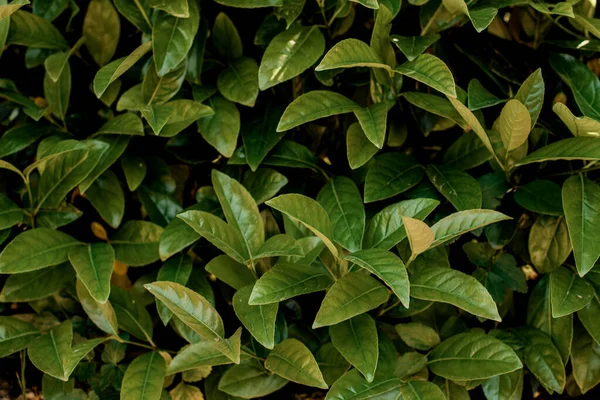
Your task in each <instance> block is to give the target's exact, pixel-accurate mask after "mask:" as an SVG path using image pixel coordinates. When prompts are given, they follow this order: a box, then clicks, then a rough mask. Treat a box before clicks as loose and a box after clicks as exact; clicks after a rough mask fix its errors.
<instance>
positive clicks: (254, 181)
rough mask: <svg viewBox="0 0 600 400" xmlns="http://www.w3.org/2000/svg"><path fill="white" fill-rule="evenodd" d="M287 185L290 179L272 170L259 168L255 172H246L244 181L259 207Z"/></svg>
mask: <svg viewBox="0 0 600 400" xmlns="http://www.w3.org/2000/svg"><path fill="white" fill-rule="evenodd" d="M287 183H288V179H287V178H286V177H285V176H283V175H281V174H280V173H279V172H277V171H275V170H274V169H270V168H259V169H257V170H256V171H254V172H253V171H246V172H245V173H244V179H243V181H242V184H243V185H244V187H245V188H246V189H248V191H249V192H250V194H252V197H253V198H254V201H256V204H257V205H260V204H262V203H264V202H265V201H267V200H269V199H271V198H272V197H273V196H275V195H276V194H277V192H279V190H280V189H281V188H282V187H284V186H285V185H287Z"/></svg>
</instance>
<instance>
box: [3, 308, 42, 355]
mask: <svg viewBox="0 0 600 400" xmlns="http://www.w3.org/2000/svg"><path fill="white" fill-rule="evenodd" d="M0 332H2V334H1V335H0V357H3V358H4V357H6V356H9V355H11V354H13V353H16V352H17V351H19V350H23V349H25V348H26V347H27V346H28V345H29V344H30V343H31V341H32V340H34V339H35V338H36V337H38V336H39V334H40V333H39V331H38V330H37V329H35V328H34V327H33V325H31V324H29V323H27V322H24V321H21V320H20V319H18V318H15V317H7V316H0Z"/></svg>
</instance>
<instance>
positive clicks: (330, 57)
mask: <svg viewBox="0 0 600 400" xmlns="http://www.w3.org/2000/svg"><path fill="white" fill-rule="evenodd" d="M353 67H374V68H384V69H386V70H388V71H391V70H392V69H391V67H390V66H388V65H386V64H384V63H383V61H382V60H381V59H380V58H379V56H378V55H377V53H375V51H374V50H373V49H372V48H371V47H369V45H368V44H366V43H365V42H362V41H360V40H357V39H345V40H342V41H341V42H338V43H336V45H335V46H333V47H332V48H331V50H329V51H328V52H327V54H325V57H323V59H322V60H321V63H320V64H319V65H317V67H316V68H315V71H326V70H329V69H337V68H353Z"/></svg>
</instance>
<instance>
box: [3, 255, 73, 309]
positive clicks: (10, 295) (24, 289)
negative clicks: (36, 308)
mask: <svg viewBox="0 0 600 400" xmlns="http://www.w3.org/2000/svg"><path fill="white" fill-rule="evenodd" d="M74 277H75V274H74V272H73V269H72V268H71V266H70V265H69V263H63V264H59V265H57V266H54V267H48V268H44V269H43V270H41V271H37V270H36V271H31V272H25V273H19V274H15V275H11V276H9V277H8V279H7V280H6V282H5V283H4V286H3V287H2V292H0V302H2V303H8V302H26V301H34V300H40V299H43V298H45V297H48V296H50V295H52V294H54V293H56V292H58V291H59V290H61V289H62V288H64V287H65V285H66V284H67V283H68V282H70V281H72V280H73V278H74Z"/></svg>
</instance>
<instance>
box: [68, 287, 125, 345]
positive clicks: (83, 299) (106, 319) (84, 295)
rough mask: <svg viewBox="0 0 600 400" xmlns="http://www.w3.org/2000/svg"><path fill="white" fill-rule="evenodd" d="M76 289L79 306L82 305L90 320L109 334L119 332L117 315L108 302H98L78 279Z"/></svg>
mask: <svg viewBox="0 0 600 400" xmlns="http://www.w3.org/2000/svg"><path fill="white" fill-rule="evenodd" d="M76 290H77V297H78V298H79V302H80V303H81V307H83V310H84V311H85V313H86V314H87V315H88V317H89V318H90V319H91V320H92V322H93V323H94V324H96V326H97V327H98V328H100V329H101V330H102V331H104V332H106V333H108V334H109V335H117V334H118V333H119V326H118V323H117V315H116V314H115V310H114V309H113V307H112V305H111V304H110V302H108V301H107V302H105V303H100V302H98V301H97V300H96V299H95V298H93V297H92V295H91V294H90V292H89V291H88V289H87V288H86V287H85V286H84V285H83V283H81V280H79V279H78V280H77V285H76Z"/></svg>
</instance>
